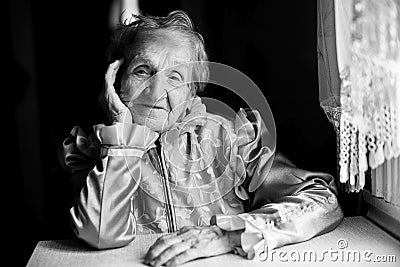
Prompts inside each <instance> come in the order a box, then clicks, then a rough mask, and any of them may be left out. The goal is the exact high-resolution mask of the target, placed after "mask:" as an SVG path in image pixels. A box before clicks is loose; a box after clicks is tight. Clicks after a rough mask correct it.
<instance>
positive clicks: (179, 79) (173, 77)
mask: <svg viewBox="0 0 400 267" xmlns="http://www.w3.org/2000/svg"><path fill="white" fill-rule="evenodd" d="M169 79H170V80H172V81H176V82H180V81H181V78H180V77H179V76H177V75H171V76H169Z"/></svg>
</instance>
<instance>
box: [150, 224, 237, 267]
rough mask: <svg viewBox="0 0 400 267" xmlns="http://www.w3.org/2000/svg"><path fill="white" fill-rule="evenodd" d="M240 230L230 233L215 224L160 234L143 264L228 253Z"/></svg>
mask: <svg viewBox="0 0 400 267" xmlns="http://www.w3.org/2000/svg"><path fill="white" fill-rule="evenodd" d="M237 235H238V233H237V232H227V231H224V230H222V229H221V228H219V227H218V226H216V225H209V226H198V227H196V226H191V227H183V228H181V229H180V230H179V231H177V232H175V233H172V234H169V235H165V236H162V237H160V238H159V239H158V240H157V241H156V242H155V243H154V244H153V245H152V246H151V247H150V248H149V251H148V252H147V254H146V256H145V259H144V263H146V264H149V265H152V266H160V265H166V266H173V265H179V264H183V263H185V262H188V261H191V260H194V259H197V258H203V257H211V256H216V255H220V254H225V253H228V252H230V251H232V249H233V248H234V247H235V246H238V245H240V244H237V243H238V242H240V235H239V241H238V238H237V237H238V236H237Z"/></svg>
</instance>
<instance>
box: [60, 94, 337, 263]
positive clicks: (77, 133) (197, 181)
mask: <svg viewBox="0 0 400 267" xmlns="http://www.w3.org/2000/svg"><path fill="white" fill-rule="evenodd" d="M270 139H271V136H270V133H269V132H268V129H266V127H265V125H264V124H262V123H261V118H260V115H259V113H258V112H257V111H252V110H243V109H241V110H240V111H239V112H238V114H237V115H236V118H235V119H234V120H228V119H226V118H224V117H222V116H218V115H213V114H210V113H207V112H206V109H205V106H204V105H203V104H202V102H201V99H200V98H197V99H196V100H195V101H194V104H193V105H192V108H191V110H190V111H189V112H188V113H187V115H186V116H185V118H184V119H183V120H182V121H181V122H179V123H177V124H176V125H175V127H173V128H172V129H170V130H169V131H167V132H165V133H163V134H161V135H160V134H158V133H156V132H153V131H152V130H150V129H149V128H147V127H145V126H141V125H137V124H126V123H125V124H122V123H116V124H113V125H111V126H105V125H96V126H94V134H92V135H91V136H89V137H87V136H86V135H85V134H84V133H83V131H82V130H81V129H80V128H79V127H75V128H74V129H73V130H72V132H71V134H70V136H69V137H68V138H67V139H66V140H65V141H64V143H63V147H62V149H61V150H60V161H61V164H62V165H63V167H64V168H65V169H66V170H68V171H69V172H70V173H71V179H72V181H73V183H74V184H75V185H76V191H77V196H76V201H75V203H74V205H73V207H72V208H71V210H70V214H71V219H72V226H73V229H74V231H75V233H76V235H77V236H78V237H79V238H81V239H83V240H84V241H86V242H87V243H88V244H90V245H91V246H94V247H96V248H100V249H104V248H113V247H121V246H124V245H127V244H128V243H130V242H131V241H132V240H134V238H135V236H136V234H146V233H159V232H174V231H176V230H178V229H179V228H181V227H183V226H191V225H196V226H201V225H209V224H210V220H211V219H212V223H215V224H217V225H218V226H219V227H221V228H222V229H224V230H227V231H235V230H240V229H243V230H244V231H243V232H242V234H241V247H240V248H237V249H236V250H235V251H236V252H238V253H240V254H241V255H243V256H245V255H246V256H247V257H248V258H250V259H251V258H254V257H255V256H256V255H257V253H260V252H262V251H266V249H268V250H271V249H274V248H277V247H280V246H283V245H286V244H291V243H296V242H301V241H305V240H308V239H310V238H312V237H314V236H316V235H320V234H322V233H325V232H328V231H330V230H332V229H334V228H335V227H336V226H337V225H338V224H339V223H340V221H341V220H342V218H343V213H342V210H341V208H340V206H339V204H338V201H337V189H336V187H335V183H334V179H333V177H332V176H331V175H329V174H326V173H320V172H310V171H306V170H302V169H299V168H297V167H296V166H294V165H293V164H292V163H291V162H290V161H289V160H288V159H287V158H285V157H284V156H283V155H282V154H281V153H279V152H276V151H275V143H274V142H272V140H270Z"/></svg>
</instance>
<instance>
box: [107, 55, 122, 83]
mask: <svg viewBox="0 0 400 267" xmlns="http://www.w3.org/2000/svg"><path fill="white" fill-rule="evenodd" d="M123 62H124V60H123V59H120V60H116V61H114V62H113V63H111V64H110V65H109V66H108V69H107V72H106V83H108V84H109V85H111V86H112V87H114V86H113V85H114V82H115V77H116V75H117V72H118V70H119V67H120V66H121V65H122V63H123ZM109 88H110V87H109Z"/></svg>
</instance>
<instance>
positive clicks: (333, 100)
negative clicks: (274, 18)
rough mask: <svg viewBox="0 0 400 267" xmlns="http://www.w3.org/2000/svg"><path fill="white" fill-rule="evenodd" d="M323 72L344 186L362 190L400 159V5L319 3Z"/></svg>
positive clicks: (324, 102)
mask: <svg viewBox="0 0 400 267" xmlns="http://www.w3.org/2000/svg"><path fill="white" fill-rule="evenodd" d="M318 70H319V86H320V103H321V107H322V108H323V109H324V111H325V113H326V114H327V116H328V119H329V120H330V121H331V122H332V123H333V125H334V127H335V130H336V133H337V136H338V155H339V156H338V168H339V176H340V182H342V183H345V184H346V191H359V190H360V189H362V188H363V187H364V185H365V171H367V170H368V168H369V167H370V168H371V169H375V168H377V167H378V166H379V165H381V164H382V163H383V162H384V161H385V159H386V160H390V159H392V158H393V157H398V156H399V155H400V0H335V1H332V0H319V1H318Z"/></svg>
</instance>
